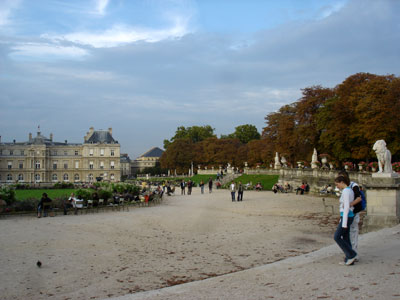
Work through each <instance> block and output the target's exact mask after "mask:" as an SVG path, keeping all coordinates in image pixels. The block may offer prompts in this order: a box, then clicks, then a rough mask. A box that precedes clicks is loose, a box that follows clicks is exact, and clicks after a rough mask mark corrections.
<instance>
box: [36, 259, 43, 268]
mask: <svg viewBox="0 0 400 300" xmlns="http://www.w3.org/2000/svg"><path fill="white" fill-rule="evenodd" d="M36 265H37V266H38V268H40V267H41V266H42V262H41V261H40V260H38V261H37V263H36Z"/></svg>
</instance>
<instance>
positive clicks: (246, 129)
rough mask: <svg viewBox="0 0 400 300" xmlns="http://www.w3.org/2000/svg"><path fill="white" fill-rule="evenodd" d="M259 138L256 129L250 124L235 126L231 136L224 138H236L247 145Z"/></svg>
mask: <svg viewBox="0 0 400 300" xmlns="http://www.w3.org/2000/svg"><path fill="white" fill-rule="evenodd" d="M224 137H225V136H224ZM260 137H261V135H260V133H259V132H258V130H257V127H256V126H254V125H250V124H246V125H240V126H237V127H235V132H234V133H233V134H230V135H228V136H226V138H237V139H239V141H240V142H242V143H243V144H247V143H248V142H250V141H252V140H259V139H260Z"/></svg>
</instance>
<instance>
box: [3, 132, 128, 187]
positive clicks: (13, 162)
mask: <svg viewBox="0 0 400 300" xmlns="http://www.w3.org/2000/svg"><path fill="white" fill-rule="evenodd" d="M97 179H102V180H105V181H113V182H116V181H120V180H121V167H120V144H119V143H118V141H115V140H114V139H113V137H112V129H111V128H109V129H108V130H94V128H93V127H91V128H90V129H89V132H87V134H86V136H85V137H84V142H83V143H82V144H79V143H68V142H67V140H65V141H64V142H55V141H53V134H50V138H47V137H45V136H43V135H42V134H41V132H40V129H39V130H38V132H37V135H36V137H32V134H29V139H28V141H26V142H16V141H14V142H12V143H1V142H0V183H9V184H11V183H50V182H53V183H55V182H94V181H96V180H97Z"/></svg>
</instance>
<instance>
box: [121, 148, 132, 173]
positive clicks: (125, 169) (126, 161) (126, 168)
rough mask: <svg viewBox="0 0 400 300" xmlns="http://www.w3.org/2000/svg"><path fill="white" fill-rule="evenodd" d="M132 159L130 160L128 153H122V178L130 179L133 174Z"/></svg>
mask: <svg viewBox="0 0 400 300" xmlns="http://www.w3.org/2000/svg"><path fill="white" fill-rule="evenodd" d="M131 163H132V162H131V159H130V158H129V155H128V154H126V153H121V159H120V164H121V177H125V178H130V177H131V175H132V173H131Z"/></svg>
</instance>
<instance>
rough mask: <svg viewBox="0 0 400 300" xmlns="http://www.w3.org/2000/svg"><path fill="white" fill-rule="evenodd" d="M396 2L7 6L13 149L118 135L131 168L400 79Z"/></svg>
mask: <svg viewBox="0 0 400 300" xmlns="http://www.w3.org/2000/svg"><path fill="white" fill-rule="evenodd" d="M399 15H400V1H397V0H302V1H297V0H280V1H273V0H197V1H196V0H35V1H31V0H0V135H1V142H12V141H13V140H14V139H15V140H16V141H18V142H23V141H27V140H28V135H29V133H30V132H32V133H33V134H34V135H35V134H36V131H37V128H38V126H39V125H40V130H41V132H42V134H43V135H45V136H49V135H50V133H53V135H54V140H55V141H60V142H63V141H64V140H68V142H71V143H82V142H83V137H84V136H85V134H86V132H87V131H88V130H89V128H90V127H92V126H93V127H94V128H95V129H96V130H100V129H104V130H106V129H108V128H109V127H112V128H113V137H114V138H115V139H116V140H118V142H119V143H120V144H121V152H122V153H128V154H129V155H130V157H131V158H132V159H135V158H136V157H138V156H140V155H141V154H143V153H144V152H146V151H147V150H149V149H150V148H152V147H160V148H162V146H163V140H164V139H170V138H171V137H172V136H173V135H174V134H175V131H176V129H177V127H179V126H185V127H188V126H203V125H211V126H212V127H213V128H215V133H216V134H217V135H218V136H220V135H221V134H230V133H233V132H234V131H235V127H237V126H239V125H244V124H252V125H255V126H256V127H257V128H258V130H259V132H260V133H261V132H262V129H263V127H265V126H266V124H265V120H264V118H265V116H267V115H268V114H269V113H272V112H275V111H277V110H278V109H279V108H280V107H281V106H283V105H285V104H289V103H293V102H295V101H297V100H298V99H300V98H301V89H302V88H306V87H310V86H314V85H322V86H324V87H334V86H336V85H337V84H340V83H341V82H342V81H343V80H344V79H346V78H347V77H348V76H350V75H352V74H355V73H358V72H370V73H374V74H379V75H387V74H395V75H396V76H399V70H400V59H399V56H400V18H399V17H398V16H399Z"/></svg>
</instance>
